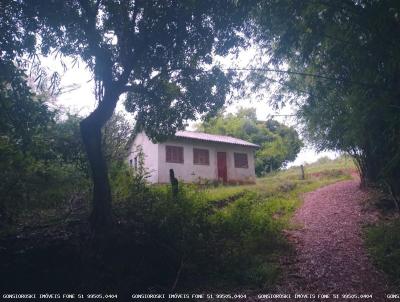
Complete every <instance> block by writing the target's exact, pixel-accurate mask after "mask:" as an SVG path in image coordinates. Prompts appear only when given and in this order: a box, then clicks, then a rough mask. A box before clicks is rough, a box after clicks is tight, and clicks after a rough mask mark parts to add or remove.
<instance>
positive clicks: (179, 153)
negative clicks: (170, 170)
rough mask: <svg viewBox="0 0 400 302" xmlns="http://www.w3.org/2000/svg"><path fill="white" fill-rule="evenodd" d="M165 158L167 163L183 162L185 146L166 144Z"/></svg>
mask: <svg viewBox="0 0 400 302" xmlns="http://www.w3.org/2000/svg"><path fill="white" fill-rule="evenodd" d="M165 160H166V162H167V163H177V164H183V147H179V146H166V147H165Z"/></svg>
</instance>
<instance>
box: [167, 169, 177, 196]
mask: <svg viewBox="0 0 400 302" xmlns="http://www.w3.org/2000/svg"><path fill="white" fill-rule="evenodd" d="M169 181H170V182H171V189H172V196H173V197H176V196H178V191H179V188H178V180H177V179H176V178H175V173H174V169H169Z"/></svg>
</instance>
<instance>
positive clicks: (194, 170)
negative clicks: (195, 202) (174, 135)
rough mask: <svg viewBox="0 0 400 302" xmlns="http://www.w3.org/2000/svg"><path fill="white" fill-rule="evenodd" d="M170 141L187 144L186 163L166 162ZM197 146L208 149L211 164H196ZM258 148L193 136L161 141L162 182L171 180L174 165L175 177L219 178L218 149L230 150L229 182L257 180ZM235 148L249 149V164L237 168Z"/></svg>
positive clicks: (160, 174) (228, 160)
mask: <svg viewBox="0 0 400 302" xmlns="http://www.w3.org/2000/svg"><path fill="white" fill-rule="evenodd" d="M166 145H172V146H181V147H183V158H184V162H183V164H181V163H168V162H166V151H165V146H166ZM193 148H200V149H208V150H209V154H210V164H209V165H195V164H193ZM254 151H255V150H254V148H252V147H245V146H239V145H232V144H224V143H215V142H202V141H198V140H189V139H188V140H186V139H185V140H180V139H179V140H170V141H168V142H165V143H160V144H159V145H158V182H159V183H167V182H169V181H170V180H169V169H174V172H175V177H176V178H178V179H179V180H181V181H184V182H197V181H199V179H209V180H216V179H217V175H218V170H217V169H218V168H217V152H226V153H227V174H228V182H233V183H236V182H246V183H251V182H255V178H256V175H255V168H254ZM234 152H240V153H247V158H248V168H235V165H234V155H233V154H234Z"/></svg>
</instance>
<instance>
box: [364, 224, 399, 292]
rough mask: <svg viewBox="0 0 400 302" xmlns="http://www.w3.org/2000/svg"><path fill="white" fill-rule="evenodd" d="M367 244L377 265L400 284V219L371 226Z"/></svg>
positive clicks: (368, 231)
mask: <svg viewBox="0 0 400 302" xmlns="http://www.w3.org/2000/svg"><path fill="white" fill-rule="evenodd" d="M366 237H367V238H366V244H367V246H368V249H369V251H370V253H371V254H372V256H373V258H374V260H375V262H376V263H377V265H378V266H379V267H380V268H381V269H382V270H383V271H385V272H386V273H387V274H388V275H389V276H390V277H391V279H392V280H393V281H394V282H395V283H396V284H397V285H400V221H399V220H395V221H391V222H389V223H381V224H379V225H376V226H372V227H369V228H368V229H367V232H366Z"/></svg>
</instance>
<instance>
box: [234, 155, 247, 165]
mask: <svg viewBox="0 0 400 302" xmlns="http://www.w3.org/2000/svg"><path fill="white" fill-rule="evenodd" d="M234 159H235V168H248V167H249V163H248V161H247V153H235V154H234Z"/></svg>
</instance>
